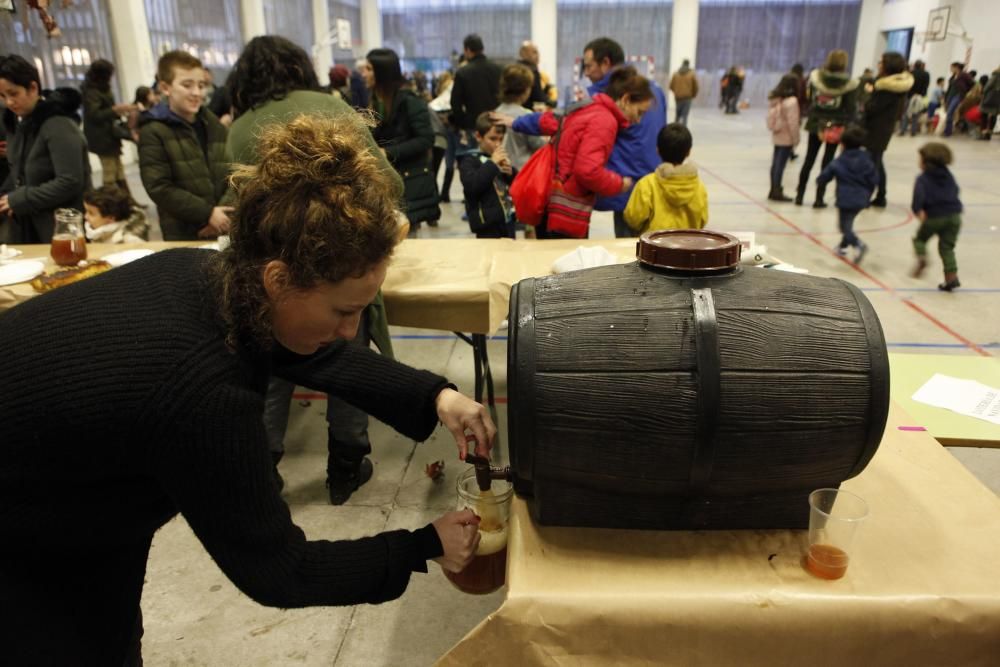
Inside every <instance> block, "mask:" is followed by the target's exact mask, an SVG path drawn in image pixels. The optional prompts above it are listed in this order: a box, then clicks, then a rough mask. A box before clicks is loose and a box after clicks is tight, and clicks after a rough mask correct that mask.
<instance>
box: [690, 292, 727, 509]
mask: <svg viewBox="0 0 1000 667" xmlns="http://www.w3.org/2000/svg"><path fill="white" fill-rule="evenodd" d="M691 304H692V306H693V309H694V336H695V350H696V351H697V355H698V356H697V361H698V377H697V383H698V416H697V431H696V433H695V443H694V447H695V449H694V458H693V460H692V463H691V478H690V488H691V492H692V493H700V492H702V491H703V490H704V489H705V487H707V485H708V482H709V480H710V479H711V477H712V467H713V465H714V463H715V430H716V425H717V424H718V422H719V409H720V398H721V394H722V380H721V375H720V367H721V365H722V363H721V357H720V354H719V326H718V322H717V320H716V318H715V300H714V299H713V298H712V290H711V289H709V288H699V289H692V290H691Z"/></svg>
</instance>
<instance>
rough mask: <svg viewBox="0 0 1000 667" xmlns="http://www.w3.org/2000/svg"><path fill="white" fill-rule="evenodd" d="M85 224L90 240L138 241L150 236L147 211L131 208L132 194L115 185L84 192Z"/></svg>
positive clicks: (95, 241) (100, 241) (105, 241)
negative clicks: (145, 212)
mask: <svg viewBox="0 0 1000 667" xmlns="http://www.w3.org/2000/svg"><path fill="white" fill-rule="evenodd" d="M83 210H84V221H85V222H84V226H85V227H86V232H87V240H88V241H91V242H93V243H141V242H143V241H148V240H149V224H148V223H147V222H146V215H145V214H144V213H143V212H142V211H141V210H140V209H138V208H133V206H132V197H131V195H130V194H129V193H128V192H126V191H125V190H122V189H121V188H119V187H118V186H115V185H105V186H103V187H100V188H97V189H96V190H90V191H88V192H85V193H84V194H83Z"/></svg>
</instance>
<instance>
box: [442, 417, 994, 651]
mask: <svg viewBox="0 0 1000 667" xmlns="http://www.w3.org/2000/svg"><path fill="white" fill-rule="evenodd" d="M909 423H912V422H911V418H910V417H909V416H908V415H906V414H905V413H904V412H903V411H902V409H901V408H899V407H898V406H897V405H893V408H892V410H891V412H890V416H889V423H888V425H887V428H886V432H885V436H884V439H883V441H882V445H881V447H880V448H879V451H878V453H877V454H876V456H875V458H874V459H873V460H872V462H871V464H870V465H869V466H868V468H867V469H866V470H865V471H864V472H863V473H862V474H861V475H860V476H858V477H857V478H855V479H852V480H849V481H847V482H845V483H844V485H843V487H844V488H845V489H848V490H851V491H854V492H856V493H858V494H859V495H861V496H862V497H863V498H865V499H866V500H867V501H868V503H869V507H870V510H871V514H870V516H869V518H868V520H867V521H866V524H865V525H864V526H862V528H861V530H860V531H859V533H858V537H857V541H856V544H855V547H854V549H853V550H852V562H851V565H850V568H849V569H848V572H847V575H846V577H845V578H844V579H841V580H839V581H832V582H831V581H824V580H820V579H816V578H814V577H812V576H811V575H810V574H808V573H807V572H806V571H805V570H804V569H803V568H802V566H801V564H800V559H801V556H802V554H803V552H804V546H805V539H806V534H805V531H713V532H645V531H615V530H596V529H572V528H552V527H544V526H537V525H535V524H534V523H533V522H532V521H531V520H530V519H529V517H528V514H527V507H526V505H525V503H524V502H523V501H522V500H520V499H515V501H514V509H513V518H512V523H511V532H510V544H509V557H508V571H507V575H508V592H507V599H506V601H505V602H504V603H503V605H502V606H501V607H500V609H499V610H497V611H496V612H494V613H493V614H491V615H490V616H489V617H488V618H487V619H486V620H484V621H483V622H482V623H481V624H480V625H479V626H478V627H476V628H475V629H473V630H472V631H471V632H470V633H469V634H468V635H467V636H466V637H465V638H464V639H463V640H462V641H461V642H460V643H459V644H457V645H456V646H455V647H454V648H453V649H452V650H451V651H450V652H449V653H448V654H446V655H445V656H444V657H442V658H441V659H440V661H439V664H440V665H446V666H452V665H464V666H469V665H483V666H486V665H488V666H489V667H499V666H503V665H512V666H516V667H528V666H529V665H573V666H574V667H587V666H598V665H599V666H601V667H604V666H606V665H685V666H686V665H713V666H715V665H741V666H742V665H762V666H764V665H766V666H767V667H775V666H776V665H810V666H813V665H852V664H853V665H880V666H881V665H906V666H907V667H910V666H912V665H984V666H985V665H994V666H995V665H997V664H1000V576H998V575H1000V498H997V497H996V496H995V495H994V494H993V493H992V492H990V491H989V490H988V489H987V488H986V487H984V486H983V485H982V484H981V483H980V482H979V481H977V480H976V479H975V478H974V477H973V476H972V475H971V474H970V473H968V472H967V471H966V470H965V469H964V468H963V467H962V466H961V464H959V463H958V462H957V461H956V460H955V459H954V458H953V457H952V456H951V455H950V454H948V452H947V451H946V450H945V449H944V448H942V447H941V446H940V445H939V444H938V443H937V442H936V441H935V440H933V439H932V438H931V437H930V436H929V435H928V434H927V433H923V432H912V431H910V432H908V431H900V430H898V426H900V425H905V424H909ZM803 502H805V500H804V499H803Z"/></svg>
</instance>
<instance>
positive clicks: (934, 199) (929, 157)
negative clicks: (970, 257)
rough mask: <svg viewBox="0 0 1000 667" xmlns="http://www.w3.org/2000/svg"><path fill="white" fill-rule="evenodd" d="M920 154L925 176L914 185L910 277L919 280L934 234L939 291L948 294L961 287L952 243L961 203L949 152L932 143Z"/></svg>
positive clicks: (956, 232)
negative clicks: (939, 264) (917, 222)
mask: <svg viewBox="0 0 1000 667" xmlns="http://www.w3.org/2000/svg"><path fill="white" fill-rule="evenodd" d="M919 153H920V169H922V170H923V172H924V173H922V174H920V176H918V177H917V182H916V184H915V185H914V186H913V205H912V209H913V214H914V215H916V216H917V217H918V218H919V219H920V229H918V230H917V235H916V236H914V237H913V249H914V250H916V251H917V266H916V267H915V268H914V269H913V277H914V278H919V277H920V276H921V275H922V274H923V272H924V269H926V268H927V241H929V240H930V238H931V237H932V236H934V235H935V234H936V235H937V237H938V253H939V254H940V255H941V261H942V262H943V263H944V282H943V283H941V284H940V285H938V289H940V290H944V291H945V292H950V291H952V290H953V289H955V288H956V287H961V286H962V284H961V283H960V282H958V263H957V262H956V261H955V243H956V242H957V241H958V230H959V229H961V227H962V215H961V214H962V202H961V201H959V199H958V183H956V182H955V177H954V176H952V175H951V171H949V170H948V165H949V164H951V161H952V156H951V149H950V148H948V146H946V145H945V144H942V143H939V142H936V141H935V142H931V143H928V144H924V145H923V146H922V147H921V148H920V150H919Z"/></svg>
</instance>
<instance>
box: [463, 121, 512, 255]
mask: <svg viewBox="0 0 1000 667" xmlns="http://www.w3.org/2000/svg"><path fill="white" fill-rule="evenodd" d="M505 130H506V128H505V127H504V126H503V125H496V124H494V123H493V121H491V120H490V112H488V111H484V112H483V113H481V114H479V116H477V117H476V126H475V137H476V141H477V142H478V143H479V148H478V150H477V149H473V150H470V151H466V152H465V153H462V154H460V155H459V158H458V173H459V176H460V177H461V179H462V188H463V189H464V191H465V212H466V215H467V216H468V218H469V229H470V230H471V231H472V232H473V233H474V234H475V235H476V238H479V239H500V238H514V204H513V202H512V201H511V198H510V184H511V183H512V182H513V181H514V175H515V174H516V173H517V170H516V169H514V167H513V166H512V165H511V163H510V157H509V156H508V155H507V151H505V150H504V148H503V140H504V135H505Z"/></svg>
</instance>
